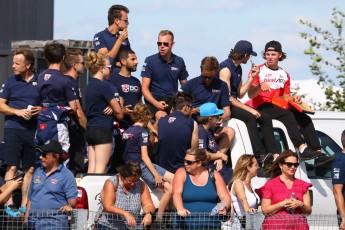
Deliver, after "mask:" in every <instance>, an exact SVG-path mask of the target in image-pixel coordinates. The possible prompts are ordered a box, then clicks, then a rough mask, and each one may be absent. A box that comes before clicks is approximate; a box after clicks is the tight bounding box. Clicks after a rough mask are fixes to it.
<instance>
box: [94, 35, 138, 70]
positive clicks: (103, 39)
mask: <svg viewBox="0 0 345 230" xmlns="http://www.w3.org/2000/svg"><path fill="white" fill-rule="evenodd" d="M116 41H117V37H116V35H115V34H112V33H111V32H110V31H109V30H108V28H105V30H102V31H101V32H98V33H97V34H95V36H94V37H93V47H94V49H95V51H98V50H100V49H102V48H107V49H108V51H110V50H111V49H112V48H113V47H114V45H115V43H116ZM122 49H131V44H130V43H129V40H128V38H127V39H126V40H125V41H124V42H122V44H121V46H120V50H119V52H118V53H120V51H121V50H122ZM109 60H110V63H111V65H113V66H114V65H115V62H118V61H119V60H118V59H117V57H116V58H115V61H114V59H113V58H111V57H110V58H109Z"/></svg>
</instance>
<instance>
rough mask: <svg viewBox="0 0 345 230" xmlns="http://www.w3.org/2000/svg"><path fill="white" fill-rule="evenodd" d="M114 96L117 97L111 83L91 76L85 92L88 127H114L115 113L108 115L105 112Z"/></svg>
mask: <svg viewBox="0 0 345 230" xmlns="http://www.w3.org/2000/svg"><path fill="white" fill-rule="evenodd" d="M113 98H115V95H114V91H113V89H112V88H111V87H110V84H109V83H107V82H106V81H101V80H99V79H97V78H90V81H89V84H88V85H87V87H86V92H85V103H86V110H85V115H86V119H87V127H98V128H112V127H113V125H114V124H113V122H114V118H113V117H114V115H109V116H107V115H105V114H104V112H103V111H104V109H105V108H106V107H107V106H109V102H110V101H111V100H112V99H113Z"/></svg>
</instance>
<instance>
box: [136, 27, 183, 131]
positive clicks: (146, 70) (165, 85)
mask: <svg viewBox="0 0 345 230" xmlns="http://www.w3.org/2000/svg"><path fill="white" fill-rule="evenodd" d="M174 45H175V42H174V34H173V32H171V31H170V30H162V31H160V32H159V34H158V41H157V46H158V51H159V52H158V53H157V54H154V55H151V56H149V57H147V58H146V59H145V61H144V65H143V68H142V70H141V77H142V88H143V95H144V99H145V103H147V104H148V105H149V106H150V109H151V112H152V114H153V115H154V118H155V121H156V124H157V122H158V121H159V119H160V118H161V117H164V116H166V115H167V114H169V113H170V111H171V106H172V98H173V97H174V95H175V94H176V92H177V89H178V82H180V84H181V85H183V84H185V83H186V81H187V77H188V72H187V68H186V65H185V62H184V60H183V58H181V57H179V56H177V55H175V54H173V53H172V48H173V46H174ZM156 124H155V125H156Z"/></svg>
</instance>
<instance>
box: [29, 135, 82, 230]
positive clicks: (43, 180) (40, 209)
mask: <svg viewBox="0 0 345 230" xmlns="http://www.w3.org/2000/svg"><path fill="white" fill-rule="evenodd" d="M37 151H38V152H39V153H40V159H41V161H42V166H41V167H39V168H37V169H36V171H35V173H34V176H33V178H32V181H31V184H30V189H29V198H28V203H27V210H26V213H25V218H24V223H27V225H28V227H30V228H33V229H69V228H68V217H67V215H66V214H67V213H71V212H72V209H73V208H74V207H75V205H76V204H77V198H78V192H77V183H76V181H75V178H74V176H73V174H72V172H71V171H69V170H68V169H67V168H66V167H64V166H63V164H62V162H63V159H62V154H63V150H62V148H61V145H60V143H59V142H58V141H53V140H52V141H50V142H48V143H47V144H45V145H42V146H39V147H38V148H37Z"/></svg>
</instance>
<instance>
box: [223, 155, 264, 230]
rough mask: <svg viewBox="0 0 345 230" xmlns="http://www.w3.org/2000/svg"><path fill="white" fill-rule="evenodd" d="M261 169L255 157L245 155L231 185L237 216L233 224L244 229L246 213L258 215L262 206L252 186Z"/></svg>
mask: <svg viewBox="0 0 345 230" xmlns="http://www.w3.org/2000/svg"><path fill="white" fill-rule="evenodd" d="M259 168H260V167H259V165H258V161H257V160H256V158H255V155H250V154H243V155H242V156H240V158H238V160H237V162H236V166H235V170H234V175H233V177H232V179H231V181H230V183H229V190H230V197H231V202H232V205H233V207H234V215H235V217H234V219H233V223H234V222H235V221H236V222H240V223H241V225H242V228H243V229H245V228H246V219H245V218H246V213H252V214H254V213H256V211H257V209H258V206H259V204H260V197H259V196H258V195H257V194H256V193H255V191H254V190H253V188H252V185H251V181H252V179H253V178H254V177H256V176H257V174H258V170H259ZM238 220H239V221H238ZM237 224H238V223H237Z"/></svg>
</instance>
